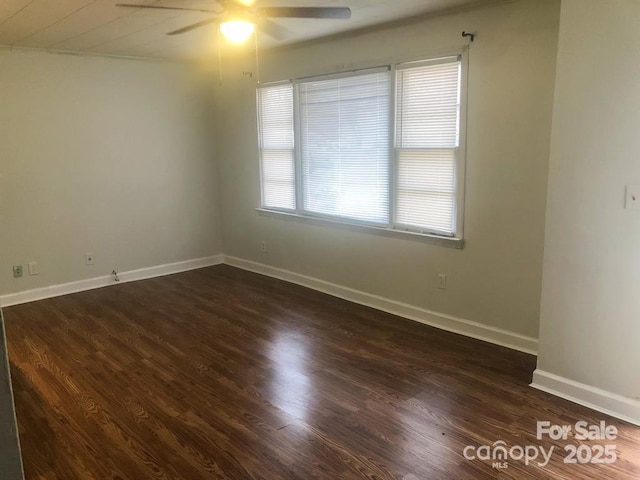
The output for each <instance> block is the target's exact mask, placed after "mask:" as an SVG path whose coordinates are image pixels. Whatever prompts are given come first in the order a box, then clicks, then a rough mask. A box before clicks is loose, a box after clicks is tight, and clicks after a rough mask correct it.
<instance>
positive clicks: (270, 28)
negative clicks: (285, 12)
mask: <svg viewBox="0 0 640 480" xmlns="http://www.w3.org/2000/svg"><path fill="white" fill-rule="evenodd" d="M258 28H259V29H260V30H261V31H263V32H264V33H266V34H267V35H269V36H270V37H272V38H275V39H276V40H284V39H285V38H287V37H288V36H289V33H290V32H289V30H287V29H286V28H284V27H282V26H280V25H278V24H277V23H276V22H274V21H272V20H268V19H266V18H262V19H260V20H259V22H258Z"/></svg>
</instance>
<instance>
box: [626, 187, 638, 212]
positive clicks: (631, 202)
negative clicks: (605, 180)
mask: <svg viewBox="0 0 640 480" xmlns="http://www.w3.org/2000/svg"><path fill="white" fill-rule="evenodd" d="M625 208H626V209H627V210H640V185H627V199H626V202H625Z"/></svg>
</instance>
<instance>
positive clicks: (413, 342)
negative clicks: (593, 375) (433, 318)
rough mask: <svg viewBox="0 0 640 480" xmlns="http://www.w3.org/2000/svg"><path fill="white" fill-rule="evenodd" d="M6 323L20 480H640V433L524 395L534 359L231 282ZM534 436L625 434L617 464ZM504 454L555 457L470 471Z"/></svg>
mask: <svg viewBox="0 0 640 480" xmlns="http://www.w3.org/2000/svg"><path fill="white" fill-rule="evenodd" d="M5 321H6V330H7V338H8V344H9V345H8V346H9V356H10V361H11V368H12V375H13V378H12V381H13V387H14V393H15V402H16V409H17V416H18V425H19V429H20V439H21V442H22V450H23V457H24V465H25V470H26V477H27V480H32V479H64V480H73V479H99V480H104V479H122V480H125V479H126V480H129V479H135V480H138V479H147V478H148V479H174V478H180V479H189V480H198V479H225V480H226V479H242V480H245V479H268V480H271V479H274V480H280V479H282V480H284V479H301V480H309V479H313V478H317V479H331V480H336V479H360V478H368V479H404V480H418V479H419V480H421V479H466V478H469V479H481V478H498V477H500V478H515V479H525V478H536V479H537V478H550V479H551V478H553V479H556V478H567V479H581V478H583V479H592V478H599V479H608V478H611V479H637V478H640V429H638V427H634V426H632V425H629V424H627V423H624V422H622V421H619V420H615V419H613V418H611V417H607V416H606V415H602V414H598V413H597V412H594V411H592V410H589V409H587V408H584V407H581V406H578V405H576V404H573V403H571V402H568V401H565V400H561V399H559V398H556V397H553V396H551V395H548V394H546V393H543V392H540V391H537V390H534V389H532V388H531V387H529V386H528V383H529V382H530V380H531V374H532V372H533V370H534V368H535V363H536V359H535V357H533V356H531V355H527V354H524V353H520V352H516V351H512V350H509V349H506V348H502V347H498V346H495V345H491V344H488V343H484V342H481V341H478V340H474V339H470V338H466V337H463V336H460V335H456V334H452V333H448V332H444V331H441V330H438V329H435V328H431V327H428V326H425V325H421V324H419V323H416V322H412V321H410V320H405V319H402V318H399V317H396V316H393V315H389V314H386V313H382V312H379V311H376V310H373V309H370V308H367V307H363V306H359V305H355V304H352V303H349V302H346V301H343V300H340V299H337V298H334V297H331V296H328V295H325V294H322V293H318V292H315V291H313V290H309V289H306V288H302V287H299V286H296V285H292V284H289V283H285V282H282V281H279V280H275V279H272V278H268V277H264V276H261V275H257V274H253V273H248V272H245V271H242V270H238V269H235V268H232V267H229V266H224V265H221V266H216V267H211V268H205V269H201V270H195V271H191V272H187V273H183V274H178V275H172V276H167V277H162V278H156V279H151V280H144V281H140V282H134V283H127V284H122V285H116V286H113V287H109V288H103V289H99V290H92V291H87V292H83V293H78V294H73V295H67V296H63V297H58V298H53V299H49V300H44V301H39V302H33V303H29V304H24V305H19V306H15V307H11V308H7V309H6V310H5ZM538 420H540V421H549V422H551V424H558V425H565V424H575V422H577V421H579V420H586V421H588V422H589V423H592V424H596V423H598V422H600V421H601V420H604V421H606V423H607V424H609V425H614V426H616V427H617V428H618V431H619V434H618V438H617V439H616V441H615V442H614V443H615V445H616V454H617V457H618V459H617V461H616V462H615V463H613V464H601V465H582V464H565V463H564V458H565V457H566V456H567V451H565V450H564V448H565V446H567V445H575V446H578V445H580V444H581V442H579V441H577V440H575V439H573V438H572V437H569V438H568V440H565V441H563V440H558V441H553V440H549V439H548V438H546V437H545V438H544V439H542V440H538V439H537V438H536V421H538ZM499 440H502V441H504V442H505V443H506V444H507V445H509V446H513V445H521V446H525V445H534V446H538V447H544V448H545V450H547V451H548V450H549V449H550V447H554V452H553V455H552V456H551V460H550V462H549V464H548V465H546V466H544V467H542V466H538V464H537V462H532V464H530V465H525V462H524V460H521V461H515V460H513V461H509V462H508V465H503V466H506V467H507V468H500V469H498V468H492V462H491V461H483V460H477V459H476V460H467V459H465V457H464V456H463V451H464V449H465V447H466V446H472V447H480V446H482V445H493V444H494V442H496V441H499ZM582 443H584V444H588V445H590V446H591V445H592V444H593V443H594V442H582ZM595 443H598V442H595ZM539 461H542V459H541V458H540V459H539Z"/></svg>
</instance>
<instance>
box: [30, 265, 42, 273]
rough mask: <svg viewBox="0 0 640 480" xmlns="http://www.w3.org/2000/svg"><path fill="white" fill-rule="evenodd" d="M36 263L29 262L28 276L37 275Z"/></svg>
mask: <svg viewBox="0 0 640 480" xmlns="http://www.w3.org/2000/svg"><path fill="white" fill-rule="evenodd" d="M39 273H40V272H39V271H38V262H29V275H38V274H39Z"/></svg>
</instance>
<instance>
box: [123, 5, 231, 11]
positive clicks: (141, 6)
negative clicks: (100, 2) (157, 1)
mask: <svg viewBox="0 0 640 480" xmlns="http://www.w3.org/2000/svg"><path fill="white" fill-rule="evenodd" d="M116 7H128V8H151V9H154V10H185V11H187V12H203V13H220V12H219V11H217V10H205V9H203V8H186V7H162V6H160V5H136V4H133V3H116Z"/></svg>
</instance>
